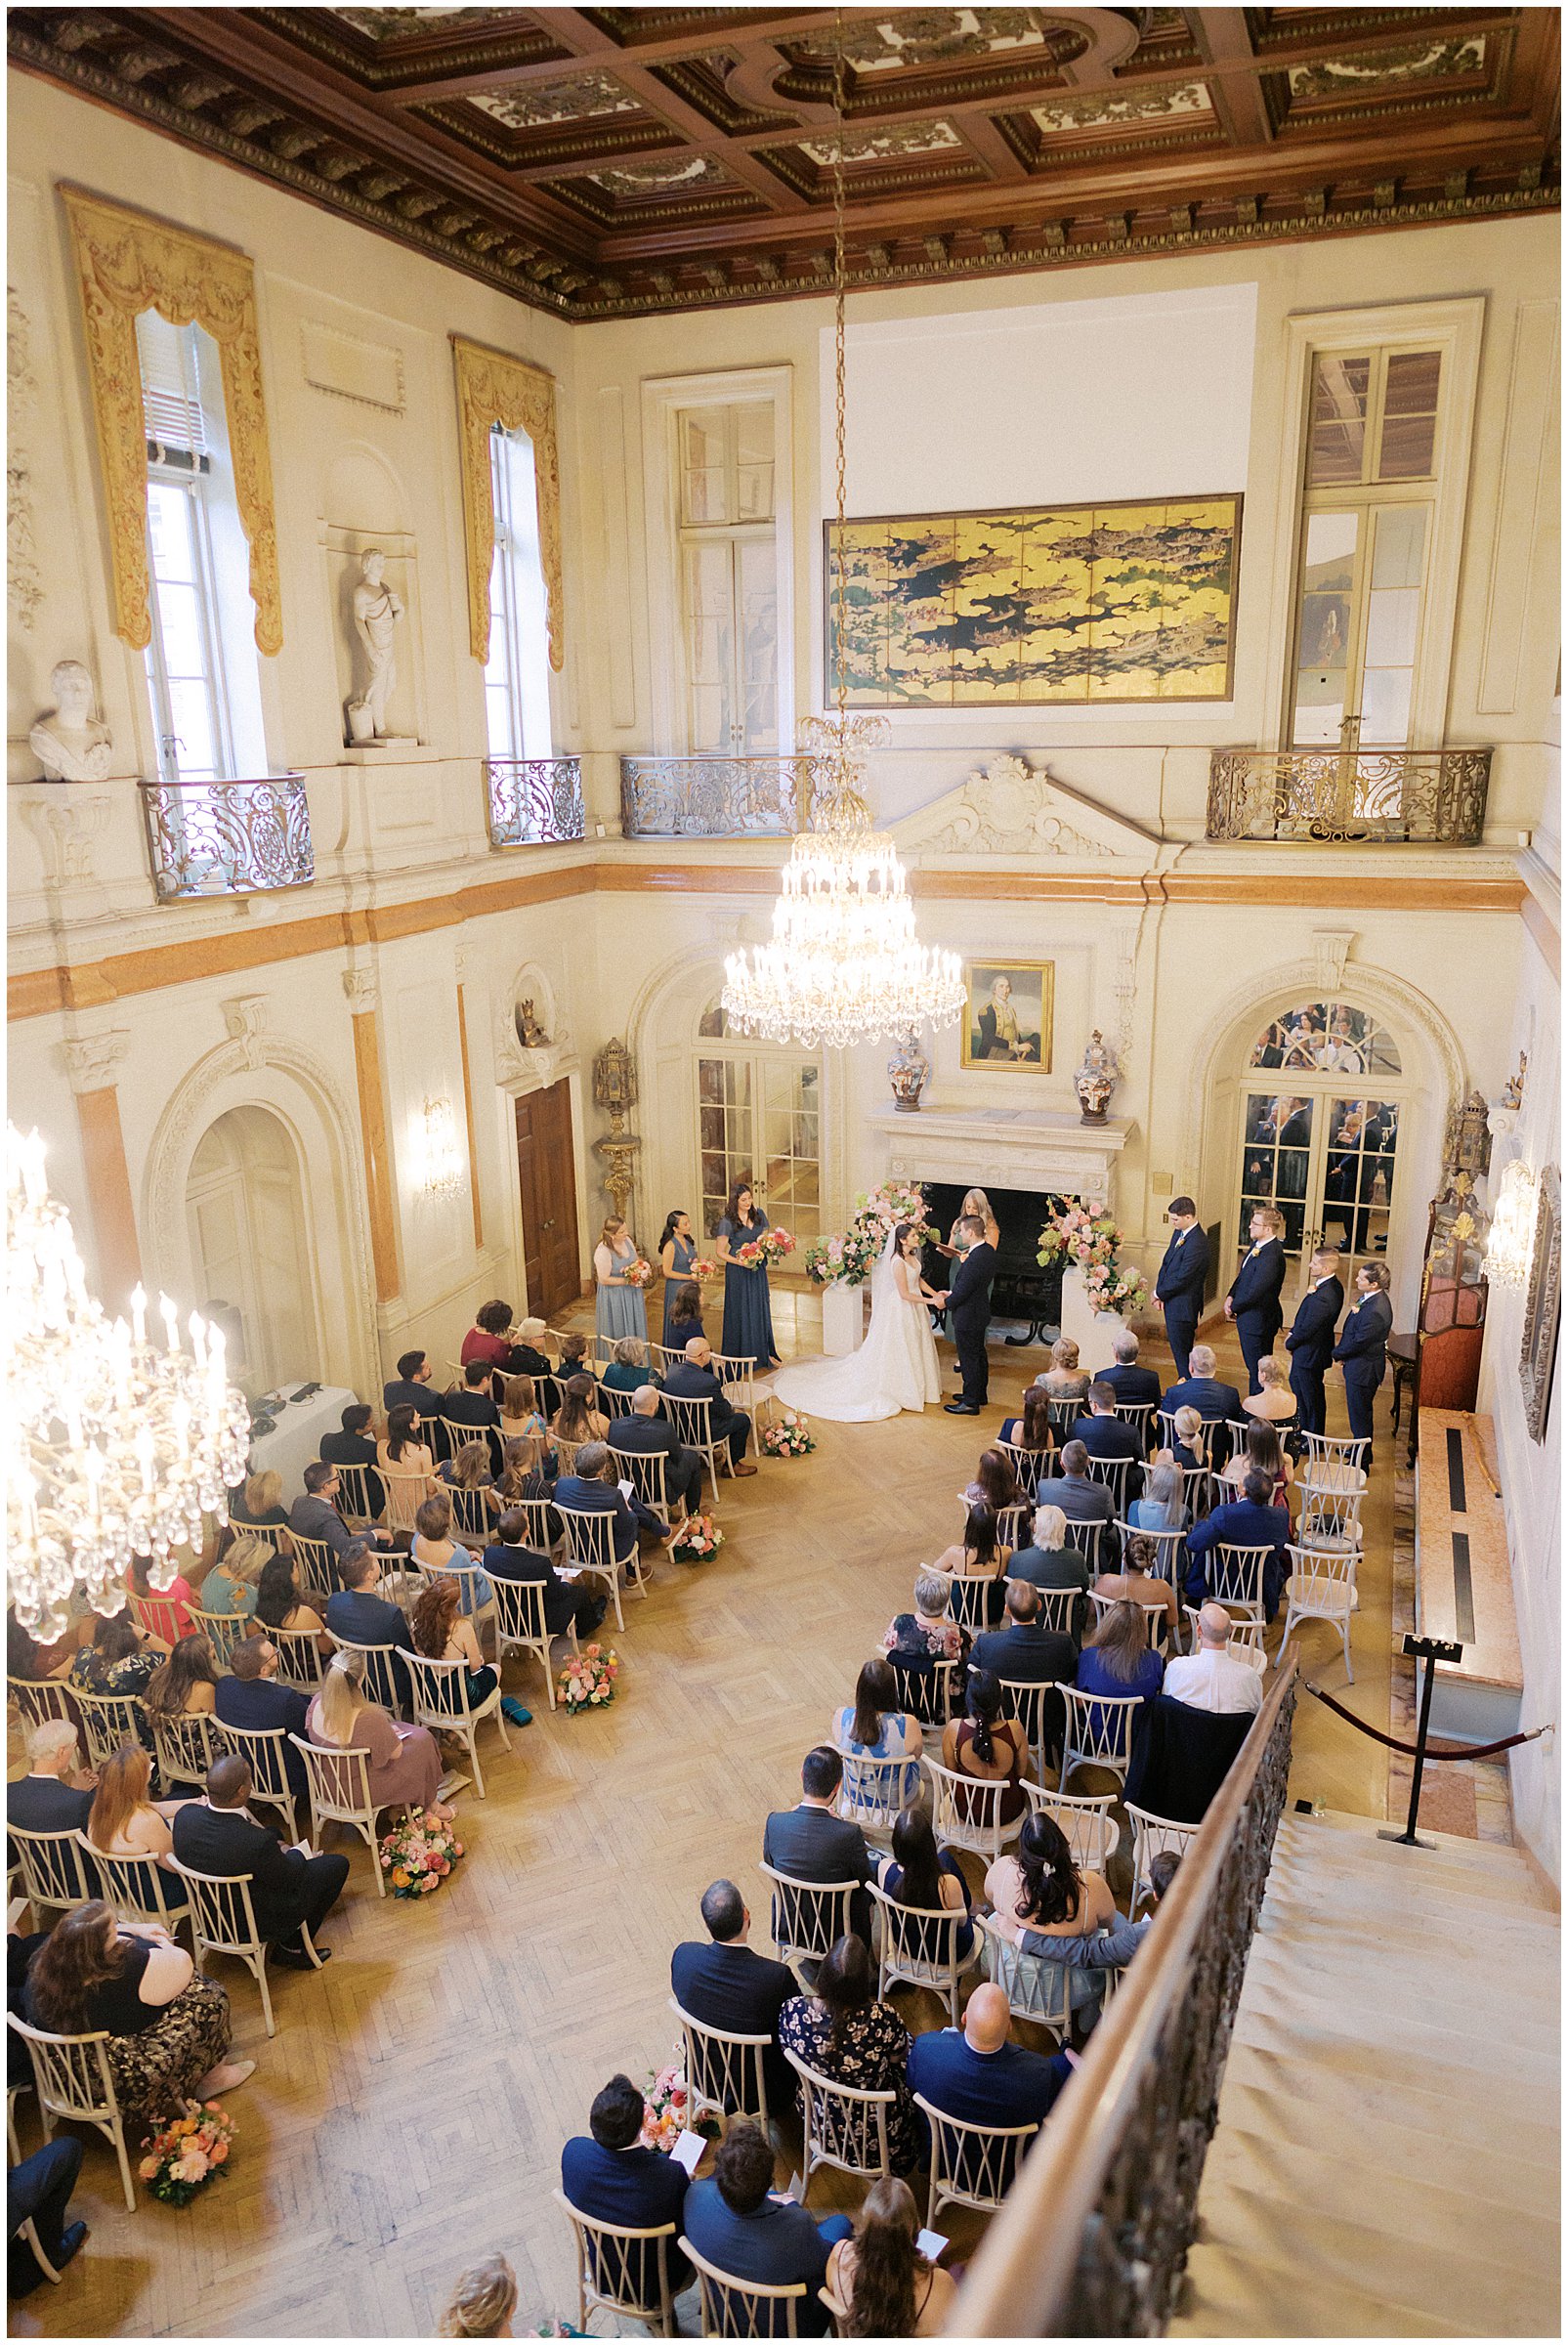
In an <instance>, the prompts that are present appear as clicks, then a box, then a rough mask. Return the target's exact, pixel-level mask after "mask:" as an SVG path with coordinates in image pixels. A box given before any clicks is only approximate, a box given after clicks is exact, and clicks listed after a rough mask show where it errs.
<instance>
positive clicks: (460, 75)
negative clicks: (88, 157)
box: [8, 6, 1558, 320]
mask: <svg viewBox="0 0 1568 2345" xmlns="http://www.w3.org/2000/svg"><path fill="white" fill-rule="evenodd" d="M8 30H9V40H10V48H11V56H12V60H13V63H14V64H19V65H21V66H24V67H26V68H27V69H29V70H31V71H34V72H38V73H44V74H48V75H50V76H52V77H53V78H55V79H56V80H59V81H62V82H64V83H66V84H68V85H69V86H70V87H71V88H72V89H75V90H77V91H80V92H81V93H83V94H84V95H86V96H88V97H91V98H95V99H97V100H99V101H101V102H102V103H104V104H106V105H107V106H111V107H119V108H120V109H122V110H123V111H124V112H126V113H129V114H133V115H135V116H136V117H137V118H138V119H139V120H141V121H144V122H148V123H150V124H152V125H153V126H154V127H155V128H157V129H159V130H162V131H165V132H167V133H168V134H169V135H170V136H171V137H174V138H178V139H181V140H184V141H186V142H187V143H188V144H190V145H191V146H194V147H200V148H202V149H206V150H207V151H209V152H212V153H216V154H219V155H222V156H223V157H224V158H225V159H226V160H228V161H230V162H232V163H234V164H237V165H239V166H240V167H241V168H243V169H245V170H249V171H254V172H256V173H258V174H259V175H260V176H262V177H264V178H266V179H269V180H271V181H273V182H274V183H275V184H276V185H278V186H281V187H284V188H288V189H291V190H293V191H294V192H296V193H298V194H301V195H304V196H306V197H308V198H310V199H312V200H313V201H315V202H317V203H319V204H322V205H324V206H326V207H327V208H328V209H330V210H332V211H336V212H341V213H344V214H346V215H347V216H348V217H350V218H351V219H355V220H358V221H360V223H361V224H363V225H364V226H367V227H371V228H375V229H378V230H380V231H381V232H382V233H383V234H384V235H390V236H394V237H396V238H398V239H399V240H400V241H402V242H403V243H405V244H408V245H411V246H413V247H415V248H416V249H418V250H420V251H423V252H426V253H431V254H434V255H435V256H436V257H438V258H440V259H442V260H445V261H447V262H450V263H451V264H452V265H453V266H455V267H457V268H459V269H463V270H466V271H467V272H468V273H469V274H470V275H471V276H474V277H483V278H485V279H487V281H489V282H492V283H495V284H499V285H501V286H504V287H505V288H506V289H507V290H508V291H510V292H513V293H515V294H517V295H518V296H519V297H520V298H522V299H523V300H525V301H528V302H530V303H533V304H535V305H537V306H538V307H540V308H543V309H548V310H552V311H555V312H556V313H558V314H559V315H561V316H563V317H566V318H569V319H572V320H592V319H597V318H611V317H617V316H626V315H631V314H636V313H640V312H645V311H650V310H668V309H682V308H695V307H699V306H701V307H705V306H711V305H713V304H716V303H726V302H736V301H750V300H768V299H779V298H781V297H783V296H786V295H789V294H796V293H802V292H808V293H809V292H820V291H821V290H823V289H824V287H825V286H826V284H827V283H828V281H829V279H830V276H831V268H832V254H831V230H832V212H831V205H832V192H831V183H832V172H831V164H832V156H833V127H832V126H833V105H832V99H833V81H834V70H835V65H834V58H835V42H839V43H841V44H842V51H843V78H844V88H845V100H846V104H845V113H846V121H847V124H848V129H847V134H846V140H845V161H846V178H847V182H848V214H849V270H850V277H851V282H852V283H854V284H857V285H872V284H884V285H885V284H898V283H912V282H918V281H921V280H935V279H941V278H948V277H973V276H985V275H995V274H1004V273H1008V272H1012V271H1017V270H1020V269H1055V268H1060V267H1063V266H1072V265H1073V264H1075V263H1081V262H1085V261H1104V260H1108V259H1120V258H1133V257H1136V256H1139V255H1149V254H1159V253H1179V252H1190V251H1194V250H1202V249H1205V248H1209V247H1214V246H1225V245H1234V244H1238V243H1250V242H1260V241H1274V240H1278V239H1282V238H1283V239H1292V238H1306V237H1317V236H1321V235H1335V234H1351V233H1356V232H1359V231H1365V230H1369V229H1384V228H1392V227H1405V226H1411V227H1416V226H1422V225H1427V224H1429V223H1432V222H1437V221H1444V220H1455V219H1474V218H1482V219H1490V218H1497V217H1499V216H1502V215H1505V214H1509V213H1517V212H1526V211H1534V210H1539V209H1544V208H1550V207H1553V206H1555V204H1556V202H1557V184H1556V183H1557V125H1558V14H1557V10H1556V9H1555V7H1549V6H1546V7H1542V6H1528V7H1517V8H1482V9H1462V8H1378V7H1364V6H1358V7H1348V8H1333V7H1327V8H1326V7H1313V8H1245V9H1244V8H1079V9H1054V10H1053V9H1043V8H1003V7H976V8H948V9H941V8H926V9H896V8H895V9H883V8H875V7H872V8H865V7H861V8H846V9H845V10H844V12H843V16H842V20H841V28H838V29H835V17H834V14H833V11H832V10H831V9H825V8H804V9H769V8H734V9H726V8H704V9H697V8H654V7H641V8H583V9H579V8H508V7H488V8H484V7H480V8H457V7H451V8H332V7H315V8H115V7H105V8H99V7H94V8H77V9H59V8H43V9H39V8H14V9H12V10H11V11H10V12H9V19H8ZM149 199H150V200H151V202H152V203H153V206H154V208H155V203H156V195H155V191H149Z"/></svg>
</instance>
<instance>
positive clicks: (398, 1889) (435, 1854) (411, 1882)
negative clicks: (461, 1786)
mask: <svg viewBox="0 0 1568 2345" xmlns="http://www.w3.org/2000/svg"><path fill="white" fill-rule="evenodd" d="M462 1853H463V1844H462V1842H461V1841H460V1840H459V1839H458V1837H457V1835H456V1833H455V1832H454V1831H453V1830H452V1827H451V1825H450V1824H438V1823H434V1822H432V1820H431V1817H430V1813H429V1811H428V1810H426V1809H423V1808H416V1809H411V1810H410V1811H409V1812H408V1813H407V1814H406V1815H405V1816H404V1817H403V1822H402V1823H401V1824H395V1825H394V1826H393V1828H392V1830H391V1831H390V1832H389V1833H388V1834H387V1836H386V1838H385V1840H383V1842H382V1843H381V1849H380V1855H381V1870H382V1871H383V1872H384V1873H387V1874H389V1875H390V1876H391V1880H392V1894H393V1896H394V1897H430V1896H431V1894H432V1893H433V1892H434V1891H436V1890H438V1889H440V1887H441V1885H442V1883H443V1882H444V1881H445V1878H446V1876H447V1874H448V1873H449V1872H450V1871H451V1869H452V1866H453V1865H454V1864H455V1863H456V1861H457V1859H458V1857H459V1856H461V1855H462Z"/></svg>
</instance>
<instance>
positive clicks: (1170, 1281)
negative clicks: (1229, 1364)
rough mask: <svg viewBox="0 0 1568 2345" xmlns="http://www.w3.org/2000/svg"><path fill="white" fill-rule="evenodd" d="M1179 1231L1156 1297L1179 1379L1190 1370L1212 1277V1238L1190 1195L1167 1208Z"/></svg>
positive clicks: (1158, 1281) (1168, 1252)
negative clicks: (1189, 1359) (1162, 1310)
mask: <svg viewBox="0 0 1568 2345" xmlns="http://www.w3.org/2000/svg"><path fill="white" fill-rule="evenodd" d="M1165 1213H1166V1215H1167V1217H1168V1219H1169V1220H1170V1221H1171V1222H1172V1223H1173V1224H1174V1226H1175V1235H1174V1236H1173V1237H1172V1239H1171V1241H1170V1243H1169V1245H1168V1246H1167V1247H1166V1248H1165V1260H1164V1261H1163V1262H1162V1263H1161V1265H1160V1275H1159V1277H1158V1278H1157V1279H1156V1280H1155V1286H1154V1294H1155V1300H1156V1301H1157V1302H1159V1303H1162V1304H1163V1305H1164V1306H1165V1342H1166V1343H1168V1344H1169V1345H1170V1356H1171V1358H1172V1359H1173V1360H1174V1361H1175V1363H1176V1375H1177V1378H1178V1380H1179V1379H1181V1378H1183V1377H1185V1375H1186V1373H1187V1354H1188V1353H1189V1352H1190V1351H1191V1349H1192V1347H1193V1344H1194V1343H1195V1342H1196V1340H1197V1336H1198V1322H1199V1320H1200V1319H1201V1318H1202V1317H1203V1312H1204V1288H1205V1286H1206V1285H1207V1284H1208V1238H1207V1237H1206V1236H1205V1235H1204V1233H1203V1231H1202V1230H1201V1229H1200V1228H1199V1226H1198V1208H1197V1207H1196V1206H1195V1205H1194V1203H1193V1201H1192V1199H1191V1198H1190V1197H1172V1198H1171V1200H1170V1203H1169V1204H1168V1205H1167V1206H1166V1208H1165Z"/></svg>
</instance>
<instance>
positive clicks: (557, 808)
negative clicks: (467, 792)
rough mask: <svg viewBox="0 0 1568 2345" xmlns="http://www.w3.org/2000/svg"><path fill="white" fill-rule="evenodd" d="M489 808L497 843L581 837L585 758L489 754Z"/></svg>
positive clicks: (542, 843) (543, 843) (548, 843)
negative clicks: (495, 755) (583, 762)
mask: <svg viewBox="0 0 1568 2345" xmlns="http://www.w3.org/2000/svg"><path fill="white" fill-rule="evenodd" d="M485 811H486V818H487V822H488V824H489V832H490V845H491V846H492V847H553V846H561V845H563V844H565V843H566V842H568V841H570V840H572V839H574V838H581V837H582V836H583V835H584V833H585V831H586V829H587V823H586V818H585V816H584V813H583V805H582V761H581V759H580V758H577V757H487V759H486V761H485Z"/></svg>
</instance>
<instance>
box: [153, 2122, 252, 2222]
mask: <svg viewBox="0 0 1568 2345" xmlns="http://www.w3.org/2000/svg"><path fill="white" fill-rule="evenodd" d="M233 2138H234V2121H233V2117H232V2116H230V2115H229V2113H228V2111H226V2110H225V2109H224V2108H223V2106H222V2104H221V2103H220V2102H217V2101H188V2102H187V2103H186V2105H185V2115H184V2116H182V2117H175V2118H174V2119H173V2120H172V2122H171V2123H169V2124H167V2125H165V2126H164V2127H163V2128H162V2129H161V2131H159V2132H157V2133H150V2134H148V2137H147V2139H146V2141H145V2142H144V2143H143V2145H142V2147H143V2149H144V2150H145V2151H146V2152H147V2155H146V2157H144V2158H143V2160H142V2162H141V2164H140V2165H139V2166H138V2167H137V2169H136V2170H137V2172H138V2173H139V2174H140V2175H141V2177H142V2180H143V2181H144V2182H145V2183H146V2184H147V2187H148V2190H149V2191H150V2192H151V2194H152V2196H153V2197H154V2198H161V2199H162V2200H163V2202H164V2204H165V2205H166V2206H189V2205H190V2203H191V2199H192V2198H193V2197H194V2196H195V2195H196V2193H197V2191H199V2190H204V2189H205V2187H206V2185H207V2184H208V2183H209V2182H210V2181H211V2180H212V2178H213V2176H214V2175H215V2174H217V2173H219V2172H221V2170H222V2168H223V2167H224V2165H225V2164H226V2163H227V2161H228V2157H229V2148H230V2144H231V2143H232V2142H233Z"/></svg>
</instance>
